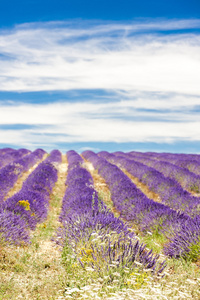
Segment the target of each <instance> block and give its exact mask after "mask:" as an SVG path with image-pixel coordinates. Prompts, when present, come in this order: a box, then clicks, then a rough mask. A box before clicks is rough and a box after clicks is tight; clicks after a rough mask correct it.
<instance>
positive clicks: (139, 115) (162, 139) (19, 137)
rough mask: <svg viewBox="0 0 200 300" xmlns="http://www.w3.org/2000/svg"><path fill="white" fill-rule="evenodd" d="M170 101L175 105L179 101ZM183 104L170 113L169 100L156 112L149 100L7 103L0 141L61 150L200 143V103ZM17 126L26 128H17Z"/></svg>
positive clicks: (1, 122)
mask: <svg viewBox="0 0 200 300" xmlns="http://www.w3.org/2000/svg"><path fill="white" fill-rule="evenodd" d="M178 99H179V100H180V98H178ZM170 100H171V101H172V102H173V103H174V104H175V103H176V98H174V101H173V99H170ZM182 100H183V101H182V102H183V105H179V106H178V102H177V106H174V107H176V109H170V107H169V103H168V102H167V101H166V100H164V101H163V104H162V107H161V106H160V107H159V109H158V108H157V109H155V108H156V107H157V106H156V104H157V103H156V102H155V100H150V99H147V98H146V99H145V98H143V99H139V100H136V101H133V100H129V101H128V100H127V99H126V100H124V101H123V100H121V101H120V100H119V101H115V102H108V103H101V102H98V103H97V102H96V103H93V102H76V103H65V102H62V103H59V102H58V103H49V104H41V105H39V104H37V105H34V104H29V105H28V104H21V105H14V104H13V105H10V104H9V105H6V104H5V105H1V107H0V111H1V118H0V128H1V126H4V127H5V124H9V128H8V129H5V128H4V129H1V130H0V141H1V143H12V144H18V145H19V144H20V145H24V146H26V147H27V145H29V148H30V145H31V144H32V145H34V146H35V145H46V146H47V145H48V147H50V146H51V147H52V145H55V147H56V145H57V144H59V143H75V142H76V143H77V142H85V143H87V142H117V143H127V142H156V143H170V142H174V141H176V140H177V139H182V140H188V141H200V134H199V128H200V114H197V115H196V116H195V118H194V114H193V113H194V110H195V107H197V106H195V105H196V100H197V99H196V98H194V99H192V101H191V102H190V103H188V105H186V104H187V103H186V101H185V99H184V97H182ZM145 101H146V104H147V105H146V109H144V105H143V104H144V103H145ZM161 102H162V101H161ZM164 104H165V106H164ZM150 108H151V109H150ZM17 124H19V125H21V129H19V128H18V127H17V128H18V130H15V127H16V125H17ZM23 125H24V128H23ZM12 126H13V128H12Z"/></svg>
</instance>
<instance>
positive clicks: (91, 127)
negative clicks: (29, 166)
mask: <svg viewBox="0 0 200 300" xmlns="http://www.w3.org/2000/svg"><path fill="white" fill-rule="evenodd" d="M3 147H12V148H20V147H25V148H28V149H30V150H34V149H35V148H38V147H40V148H43V149H45V150H47V151H50V150H52V149H55V148H57V149H60V150H61V151H63V152H65V151H67V150H69V149H74V150H76V151H78V152H81V151H83V150H85V149H92V150H94V151H100V150H107V151H118V150H121V151H131V150H137V151H159V152H177V153H178V152H182V153H200V150H199V149H200V2H199V1H197V0H196V1H195V0H191V1H179V0H177V1H171V0H168V1H156V0H154V1H151V0H149V1H134V0H132V1H129V0H124V1H121V0H119V1H111V0H107V1H99V0H87V1H80V0H79V1H78V0H75V1H67V0H57V1H51V0H49V1H46V0H43V1H41V0H40V1H39V0H29V1H28V0H27V1H23V0H19V1H14V0H10V1H1V2H0V148H3Z"/></svg>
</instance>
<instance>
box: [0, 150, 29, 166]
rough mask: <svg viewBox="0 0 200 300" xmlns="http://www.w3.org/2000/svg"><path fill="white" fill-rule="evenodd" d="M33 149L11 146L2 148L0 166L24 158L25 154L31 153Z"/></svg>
mask: <svg viewBox="0 0 200 300" xmlns="http://www.w3.org/2000/svg"><path fill="white" fill-rule="evenodd" d="M30 152H31V151H29V150H27V149H19V150H15V149H11V148H4V149H0V168H2V167H4V166H6V165H7V164H9V163H11V162H14V161H15V160H18V159H20V158H22V157H23V156H24V155H27V154H29V153H30Z"/></svg>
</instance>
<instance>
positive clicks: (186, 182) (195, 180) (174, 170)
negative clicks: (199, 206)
mask: <svg viewBox="0 0 200 300" xmlns="http://www.w3.org/2000/svg"><path fill="white" fill-rule="evenodd" d="M126 157H127V158H129V159H132V158H133V159H134V160H135V161H139V162H141V163H143V164H145V165H147V166H149V167H152V168H154V169H155V170H157V171H159V172H161V173H162V174H163V175H164V176H165V177H169V178H171V179H173V180H175V181H177V182H178V183H180V184H181V186H182V187H183V189H186V190H188V191H190V192H196V193H199V192H200V176H198V175H196V174H194V173H192V172H190V171H189V170H188V169H186V168H183V167H180V166H177V165H174V164H172V163H170V162H167V161H162V160H155V159H151V158H149V157H138V156H132V155H128V154H126Z"/></svg>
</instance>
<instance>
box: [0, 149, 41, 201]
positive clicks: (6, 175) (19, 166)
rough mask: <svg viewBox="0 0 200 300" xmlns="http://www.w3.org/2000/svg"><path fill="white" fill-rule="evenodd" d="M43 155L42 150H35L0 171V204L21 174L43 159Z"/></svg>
mask: <svg viewBox="0 0 200 300" xmlns="http://www.w3.org/2000/svg"><path fill="white" fill-rule="evenodd" d="M44 153H45V151H44V150H42V149H37V150H35V151H34V152H32V153H31V154H27V155H25V156H23V157H22V158H20V159H17V160H15V161H14V162H12V163H9V164H8V165H6V166H5V167H3V168H1V169H0V203H1V202H3V200H4V197H5V196H6V194H7V193H8V191H9V190H10V189H11V188H12V187H13V185H14V184H15V182H16V181H17V179H18V178H19V177H20V176H21V175H22V173H23V172H25V171H28V170H29V168H30V167H32V166H33V165H34V164H35V163H36V162H37V161H39V160H40V159H41V158H42V157H43V155H44Z"/></svg>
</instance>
